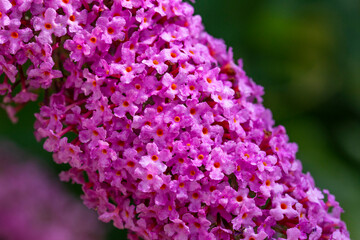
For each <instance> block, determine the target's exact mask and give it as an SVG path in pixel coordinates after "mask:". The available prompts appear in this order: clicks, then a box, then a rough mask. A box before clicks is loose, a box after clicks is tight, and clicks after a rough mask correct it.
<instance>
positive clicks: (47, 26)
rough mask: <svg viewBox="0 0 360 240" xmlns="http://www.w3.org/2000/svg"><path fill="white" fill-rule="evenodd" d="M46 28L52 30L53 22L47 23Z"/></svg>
mask: <svg viewBox="0 0 360 240" xmlns="http://www.w3.org/2000/svg"><path fill="white" fill-rule="evenodd" d="M44 26H45V28H46V29H47V30H50V29H51V28H52V25H51V23H45V25H44Z"/></svg>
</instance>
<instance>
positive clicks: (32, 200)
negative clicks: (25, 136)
mask: <svg viewBox="0 0 360 240" xmlns="http://www.w3.org/2000/svg"><path fill="white" fill-rule="evenodd" d="M46 170H47V169H46V168H42V167H40V166H39V165H38V163H36V159H31V157H29V156H27V155H26V154H25V153H22V152H21V151H19V149H18V148H17V147H15V146H13V145H12V144H10V143H9V142H6V141H3V140H2V141H1V142H0V186H1V188H0V212H1V214H0V239H4V240H5V239H7V240H24V239H29V240H35V239H36V240H64V239H68V240H101V239H104V231H103V230H104V229H103V228H102V226H101V225H100V224H99V222H98V221H97V219H96V216H94V214H92V213H91V212H89V211H87V210H86V208H85V207H84V206H83V205H82V204H81V203H80V202H78V200H76V199H75V198H74V197H72V196H69V195H68V193H67V192H66V191H64V190H63V189H62V188H61V187H60V186H59V185H58V183H57V182H56V181H54V179H52V178H51V177H50V176H49V175H48V174H47V173H46Z"/></svg>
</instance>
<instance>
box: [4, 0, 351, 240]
mask: <svg viewBox="0 0 360 240" xmlns="http://www.w3.org/2000/svg"><path fill="white" fill-rule="evenodd" d="M3 2H4V3H3V4H2V5H0V12H1V14H2V15H0V16H2V17H0V24H1V25H0V29H1V30H0V31H1V32H0V36H1V37H0V44H2V45H0V52H1V55H3V56H2V57H1V58H0V66H1V68H2V71H3V72H4V73H5V78H4V81H3V83H1V85H0V86H1V87H0V90H1V91H0V94H4V95H6V97H5V98H4V100H5V103H7V105H4V106H5V107H7V109H8V111H9V113H10V114H13V113H14V112H16V110H17V108H18V107H16V108H15V109H14V108H10V107H9V106H10V105H9V103H10V102H12V101H13V102H16V103H20V104H22V103H25V102H27V101H29V100H34V99H35V95H33V94H34V93H33V92H32V91H33V90H34V89H39V88H42V89H47V90H46V94H45V103H44V105H43V106H42V107H41V110H40V113H38V114H36V118H37V121H36V123H35V129H36V133H35V134H36V137H37V138H38V139H39V140H40V139H42V138H46V141H45V143H44V148H45V149H46V150H47V151H50V152H53V153H54V160H55V161H56V162H57V163H66V164H69V165H70V167H71V168H70V170H69V171H67V172H63V173H62V174H61V178H62V180H73V181H74V182H76V183H79V184H81V185H82V188H83V191H84V196H83V199H84V202H85V204H86V205H87V206H88V207H90V208H93V209H96V211H97V212H98V213H99V218H100V219H101V220H102V221H105V222H109V221H111V220H112V221H113V223H114V225H115V226H116V227H118V228H127V229H129V238H130V239H138V238H139V237H140V238H143V239H175V240H181V239H194V240H195V239H224V240H226V239H259V240H263V239H274V238H277V239H348V238H349V235H348V232H347V230H346V226H345V224H344V223H343V222H342V221H341V220H340V213H341V212H342V209H341V208H340V206H339V204H338V203H337V202H336V201H335V200H334V197H333V196H332V195H331V194H329V192H327V191H323V192H322V191H320V190H319V189H317V188H316V187H315V186H314V182H313V179H312V178H311V176H310V175H309V174H303V173H302V167H301V163H300V161H299V160H297V159H296V158H295V153H296V151H297V146H296V145H295V144H292V143H289V142H288V137H287V135H286V133H285V130H284V128H283V127H281V126H278V127H274V122H273V120H272V116H271V112H270V111H269V110H267V109H265V108H264V106H263V105H262V98H261V96H262V94H263V89H262V87H260V86H258V85H256V84H255V83H254V82H253V81H252V80H251V79H250V78H249V77H247V76H246V74H245V72H244V70H243V69H242V62H241V61H239V62H238V63H237V64H236V63H235V62H234V61H233V54H232V50H231V49H230V50H227V48H226V46H225V44H224V43H223V41H221V40H218V39H214V38H213V37H211V36H210V35H208V34H207V33H206V32H205V31H204V29H203V26H202V24H201V18H200V17H199V16H194V15H193V11H194V10H193V8H192V6H191V5H189V4H188V3H185V2H182V1H181V0H114V1H105V0H51V1H42V0H27V1H26V0H25V1H24V0H18V1H13V2H14V4H13V5H10V3H9V4H8V0H5V1H3ZM29 16H31V17H29ZM25 63H28V65H29V67H28V68H27V70H26V74H24V73H23V69H22V65H23V64H25ZM25 65H26V64H25ZM17 86H19V87H20V88H21V89H20V90H19V91H18V92H16V91H15V90H16V87H17ZM18 106H19V105H18Z"/></svg>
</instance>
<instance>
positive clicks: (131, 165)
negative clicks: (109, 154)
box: [126, 161, 135, 167]
mask: <svg viewBox="0 0 360 240" xmlns="http://www.w3.org/2000/svg"><path fill="white" fill-rule="evenodd" d="M126 166H128V167H135V163H134V162H133V161H128V162H127V164H126Z"/></svg>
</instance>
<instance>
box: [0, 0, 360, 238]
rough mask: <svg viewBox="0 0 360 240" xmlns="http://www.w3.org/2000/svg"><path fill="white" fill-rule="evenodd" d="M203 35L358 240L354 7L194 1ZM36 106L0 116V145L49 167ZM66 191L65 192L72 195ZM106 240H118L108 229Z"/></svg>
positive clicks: (359, 20)
mask: <svg viewBox="0 0 360 240" xmlns="http://www.w3.org/2000/svg"><path fill="white" fill-rule="evenodd" d="M194 6H195V12H196V13H197V14H200V15H201V17H202V19H203V23H204V25H205V28H206V30H207V31H208V32H209V33H210V34H212V35H213V36H215V37H217V38H223V39H224V40H225V42H226V44H227V46H231V47H233V50H234V55H235V58H236V59H238V58H242V59H243V61H244V68H245V70H246V72H247V74H248V75H249V76H251V77H252V78H253V79H254V81H255V82H256V83H258V84H260V85H262V86H264V87H265V96H264V104H265V106H266V107H268V108H270V109H271V110H272V112H273V116H274V119H275V121H276V124H277V125H279V124H281V125H284V126H285V127H286V129H287V132H288V134H289V136H290V140H291V141H292V142H296V143H298V145H299V152H298V154H297V157H298V159H300V160H301V161H302V163H303V168H304V171H305V172H307V171H309V172H310V173H311V174H312V176H313V177H314V179H315V182H316V185H317V186H318V187H320V188H326V189H329V190H330V192H332V193H333V194H335V195H336V199H337V200H338V201H339V202H340V204H341V206H342V207H343V208H344V210H345V213H344V214H343V215H342V218H343V220H345V221H346V223H347V226H348V229H349V231H350V236H351V239H360V220H359V216H360V208H359V203H360V174H359V171H360V1H359V0H301V1H300V0H286V1H285V0H283V1H280V0H274V1H265V0H257V1H253V0H252V1H251V0H224V1H219V0H197V1H196V3H195V4H194ZM34 111H36V104H35V103H33V104H30V105H28V106H27V107H26V108H25V110H24V111H22V112H21V113H20V114H19V118H20V121H19V123H18V124H16V125H13V124H12V123H10V121H9V120H8V119H7V117H6V115H5V113H4V111H2V110H0V126H1V127H0V137H2V138H4V137H6V138H9V139H12V140H13V141H15V142H16V143H17V144H18V145H19V146H21V147H23V148H24V149H26V150H27V151H28V152H30V153H32V154H33V155H37V156H40V157H42V158H44V159H48V161H44V162H46V164H48V165H49V166H51V167H52V169H54V174H57V172H58V171H59V169H60V168H59V166H55V164H54V163H53V162H52V161H51V155H50V154H49V153H46V152H45V151H44V150H42V146H41V143H37V142H36V141H35V140H34V137H33V135H32V133H33V128H32V125H33V122H34V117H33V115H32V112H34ZM64 185H66V186H68V187H69V189H70V191H75V192H76V191H78V190H79V188H77V187H76V186H71V185H70V184H66V183H64ZM107 227H108V229H109V234H108V238H107V239H125V237H124V232H123V231H120V230H117V229H114V228H112V227H111V226H107Z"/></svg>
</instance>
